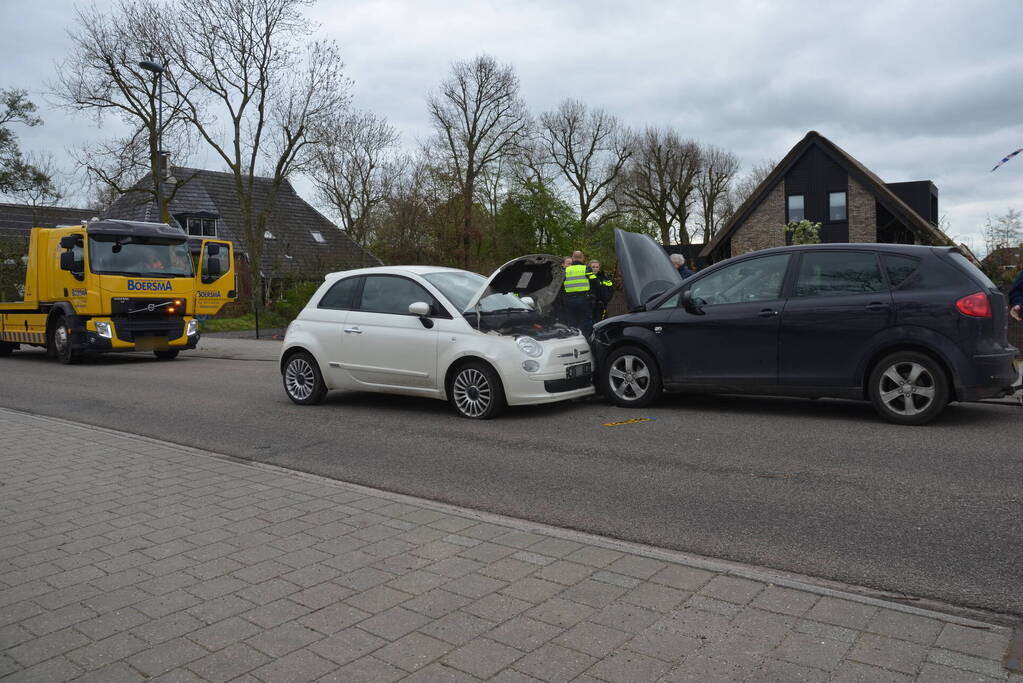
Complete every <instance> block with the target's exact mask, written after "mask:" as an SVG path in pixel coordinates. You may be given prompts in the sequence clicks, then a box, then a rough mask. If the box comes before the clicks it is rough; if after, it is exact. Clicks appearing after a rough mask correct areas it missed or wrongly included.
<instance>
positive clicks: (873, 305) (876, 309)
mask: <svg viewBox="0 0 1023 683" xmlns="http://www.w3.org/2000/svg"><path fill="white" fill-rule="evenodd" d="M889 308H891V306H889V305H888V304H883V303H881V302H880V301H871V302H870V303H869V304H867V310H868V311H870V312H871V313H880V312H881V311H887V310H888V309H889Z"/></svg>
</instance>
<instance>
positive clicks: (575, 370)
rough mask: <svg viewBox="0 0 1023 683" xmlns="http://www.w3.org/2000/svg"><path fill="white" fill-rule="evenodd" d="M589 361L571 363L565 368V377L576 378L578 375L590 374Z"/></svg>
mask: <svg viewBox="0 0 1023 683" xmlns="http://www.w3.org/2000/svg"><path fill="white" fill-rule="evenodd" d="M590 372H591V370H590V364H589V363H577V364H575V365H569V366H568V367H567V368H565V379H574V378H576V377H583V376H584V375H588V374H590Z"/></svg>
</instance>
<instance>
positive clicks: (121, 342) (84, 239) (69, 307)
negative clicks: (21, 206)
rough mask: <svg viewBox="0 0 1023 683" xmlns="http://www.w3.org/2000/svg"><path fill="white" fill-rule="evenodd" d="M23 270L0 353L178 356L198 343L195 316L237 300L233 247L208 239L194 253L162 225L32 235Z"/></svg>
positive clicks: (4, 312)
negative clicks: (38, 350)
mask: <svg viewBox="0 0 1023 683" xmlns="http://www.w3.org/2000/svg"><path fill="white" fill-rule="evenodd" d="M26 266H27V268H26V274H25V286H24V294H23V300H22V301H20V302H7V303H0V355H8V354H10V352H11V351H13V350H14V349H16V348H18V346H19V345H30V346H42V347H45V348H46V349H47V351H48V353H49V355H51V356H53V357H56V358H58V359H60V360H62V361H64V362H73V361H74V360H75V359H76V358H77V357H78V356H80V354H82V353H92V352H106V351H153V352H154V353H155V354H156V355H157V357H159V358H173V357H174V356H176V355H177V353H178V352H179V351H181V350H182V349H192V348H195V345H196V343H198V341H199V332H198V319H197V317H196V316H206V315H214V314H216V313H217V312H218V311H219V310H220V309H221V307H222V306H223V305H224V304H226V303H228V302H229V301H233V300H234V299H235V297H236V286H235V272H234V249H233V245H232V244H231V243H230V242H228V241H225V240H204V241H203V242H202V243H201V245H200V246H199V248H198V250H197V251H195V252H194V253H193V251H191V250H190V249H189V243H188V237H187V235H186V234H185V233H184V231H182V230H181V229H180V228H177V227H172V226H170V225H167V224H164V223H143V222H137V221H121V220H102V221H93V222H91V223H85V224H83V225H78V226H72V227H60V228H33V229H32V232H31V236H30V238H29V250H28V260H27V264H26Z"/></svg>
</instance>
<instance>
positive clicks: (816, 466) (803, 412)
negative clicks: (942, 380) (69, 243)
mask: <svg viewBox="0 0 1023 683" xmlns="http://www.w3.org/2000/svg"><path fill="white" fill-rule="evenodd" d="M252 343H256V342H252ZM259 343H272V342H259ZM0 405H3V406H6V407H10V408H15V409H20V410H26V411H29V412H34V413H39V414H44V415H52V416H57V417H62V418H66V419H70V420H76V421H81V422H86V423H90V424H95V425H101V426H106V427H111V428H114V429H119V430H124V431H128V432H135V433H139V434H145V435H148V436H152V437H156V438H160V439H166V440H168V441H174V442H177V443H182V444H188V445H192V446H196V447H201V448H205V449H209V450H213V451H218V452H221V453H225V454H230V455H234V456H239V457H242V458H247V459H253V460H258V461H263V462H268V463H273V464H276V465H281V466H284V467H289V468H294V469H298V470H303V471H308V472H314V473H317V474H321V475H325V476H329V477H334V478H337V479H343V480H345V481H350V482H355V483H359V484H365V485H369V486H374V487H379V488H383V489H387V490H391V491H398V492H401V493H407V494H412V495H417V496H423V497H426V498H430V499H434V500H440V501H444V502H448V503H453V504H456V505H464V506H467V507H471V508H476V509H481V510H487V511H491V512H497V513H501V514H507V515H513V516H516V517H520V518H525V519H530V520H534V521H539V522H544V523H548V524H553V525H557V526H562V527H569V528H574V529H579V530H583V531H588V532H592V533H597V534H602V535H607V536H613V537H617V538H621V539H626V540H631V541H637V542H642V543H649V544H652V545H657V546H661V547H665V548H671V549H676V550H684V551H688V552H693V553H699V554H702V555H707V556H711V557H715V558H725V559H730V560H735V561H740V562H744V563H751V564H756V565H762V566H767V567H773V568H778V569H784V570H787V571H792V572H797V573H801V574H806V575H810V576H816V577H822V578H826V579H832V580H837V581H842V582H847V583H851V584H856V585H861V586H867V587H871V588H875V589H878V590H883V591H893V592H899V591H901V592H905V593H908V594H910V595H916V596H922V597H926V598H933V599H936V600H940V601H944V602H949V603H952V604H955V605H959V606H964V607H975V608H980V609H986V610H991V611H996V612H1002V613H1005V614H1008V615H1011V617H1012V618H1014V619H1020V618H1023V590H1021V589H1020V586H1023V544H1021V542H1020V539H1023V450H1021V448H1020V444H1021V443H1023V419H1021V418H1023V409H1021V408H1019V407H1014V406H1011V405H991V404H970V405H953V406H951V407H950V408H949V410H948V411H947V412H946V413H945V414H944V416H943V417H942V418H941V419H940V422H938V423H937V424H935V425H932V426H929V427H923V428H911V427H910V428H907V427H896V426H893V425H888V424H886V423H883V422H881V421H880V420H878V419H877V418H876V417H875V415H874V413H873V411H872V410H871V408H870V406H869V405H867V404H859V403H853V402H844V401H828V400H822V401H810V400H804V399H775V398H743V397H697V396H667V397H665V399H664V400H662V401H661V402H659V403H658V404H657V405H656V406H655V407H652V408H649V409H647V410H644V411H637V412H634V411H628V410H622V409H617V408H613V407H611V406H609V405H607V404H604V403H602V402H600V401H597V400H587V401H579V402H574V403H568V404H556V405H553V406H540V407H528V408H513V409H510V410H509V411H508V412H507V413H506V415H505V416H503V417H501V418H500V419H498V420H493V421H487V422H477V421H470V420H465V419H461V418H458V417H456V416H455V415H454V413H453V412H452V411H451V410H450V409H449V408H448V406H447V405H446V404H444V403H441V402H439V401H433V400H427V399H413V398H402V397H393V396H381V395H373V394H364V393H333V394H330V395H328V398H327V400H326V401H325V402H324V403H323V404H322V405H319V406H314V407H301V406H296V405H293V404H292V403H291V402H290V401H289V400H288V399H287V398H286V397H285V395H284V392H283V390H282V389H281V386H280V377H279V374H278V371H277V367H276V364H275V363H274V362H268V361H258V360H225V359H214V358H203V357H197V356H196V355H191V356H189V355H188V353H187V352H186V353H185V354H182V356H181V357H180V358H179V359H178V360H176V361H173V362H161V361H156V360H155V359H152V358H150V357H145V356H141V355H130V356H116V355H111V356H105V357H101V358H99V359H96V360H93V361H91V362H89V363H88V364H84V365H77V366H60V365H58V364H56V363H53V362H51V361H46V360H45V359H44V357H43V355H42V353H41V352H33V351H29V352H20V353H16V354H15V355H14V356H13V357H11V358H4V359H0ZM634 417H647V418H650V420H649V421H645V422H638V423H634V424H626V425H620V426H613V427H608V426H604V423H607V422H612V421H620V420H626V419H629V418H634ZM40 457H45V453H40Z"/></svg>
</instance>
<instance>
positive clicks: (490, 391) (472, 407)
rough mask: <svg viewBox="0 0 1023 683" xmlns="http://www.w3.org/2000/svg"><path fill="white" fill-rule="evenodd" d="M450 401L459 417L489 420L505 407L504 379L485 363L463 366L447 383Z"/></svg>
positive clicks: (472, 363)
mask: <svg viewBox="0 0 1023 683" xmlns="http://www.w3.org/2000/svg"><path fill="white" fill-rule="evenodd" d="M448 400H449V401H450V402H451V407H453V408H454V409H455V412H457V413H458V414H459V415H461V416H462V417H464V418H468V419H470V420H489V419H492V418H495V417H497V416H498V415H500V414H501V413H502V412H503V411H504V409H505V406H506V403H505V398H504V387H503V386H502V385H501V378H500V377H498V376H497V373H496V372H495V371H494V369H493V368H492V367H490V366H489V365H487V364H486V363H480V362H478V361H473V362H471V363H466V364H465V365H462V366H460V367H459V368H458V369H457V370H456V371H455V372H454V373H453V374H452V375H451V380H450V381H449V382H448Z"/></svg>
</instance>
